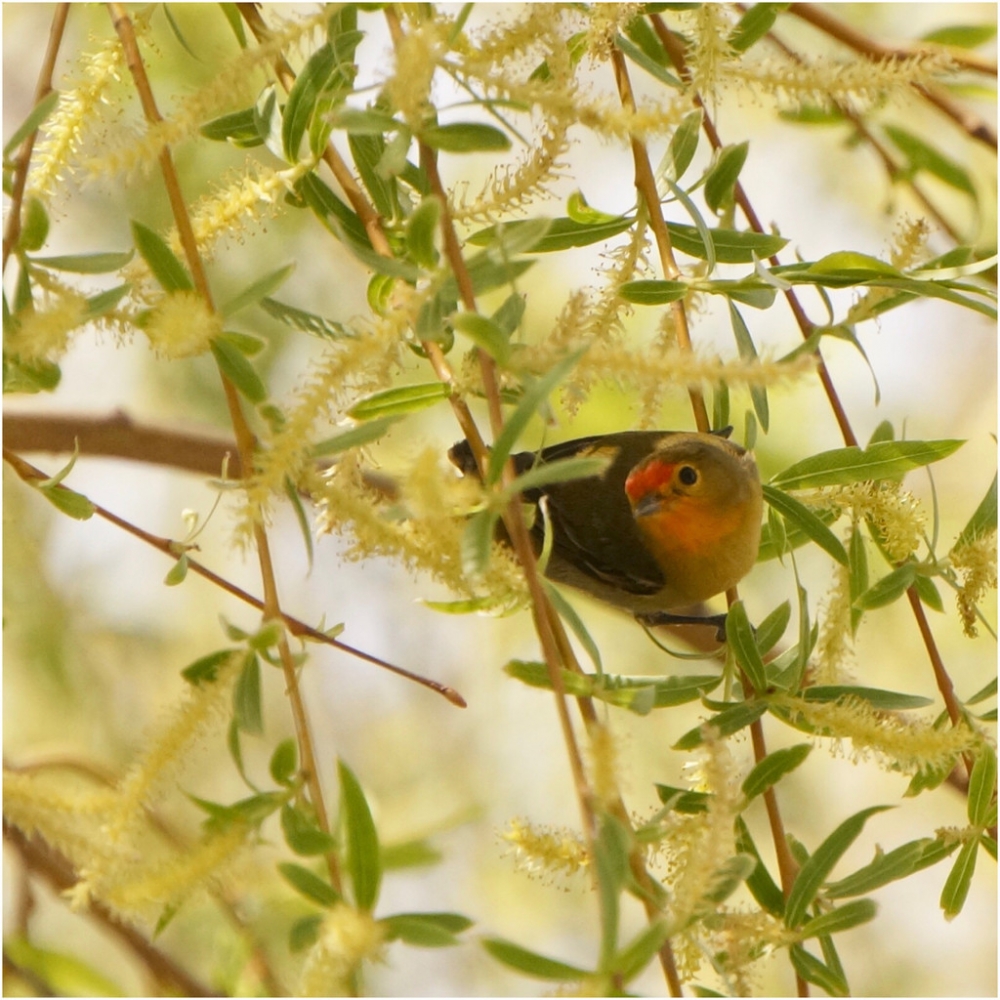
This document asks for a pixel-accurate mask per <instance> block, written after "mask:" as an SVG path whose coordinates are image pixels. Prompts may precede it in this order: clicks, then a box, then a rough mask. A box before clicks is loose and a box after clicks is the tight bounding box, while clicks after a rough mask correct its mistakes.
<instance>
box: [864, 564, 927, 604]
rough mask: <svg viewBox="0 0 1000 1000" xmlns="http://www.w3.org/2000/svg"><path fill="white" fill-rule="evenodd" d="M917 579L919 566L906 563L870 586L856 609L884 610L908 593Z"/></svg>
mask: <svg viewBox="0 0 1000 1000" xmlns="http://www.w3.org/2000/svg"><path fill="white" fill-rule="evenodd" d="M916 578H917V564H916V563H914V562H905V563H903V565H902V566H897V567H896V569H894V570H893V571H892V572H891V573H887V574H886V575H885V576H883V577H882V579H881V580H879V581H878V582H877V583H875V584H873V585H872V586H870V587H869V588H868V589H867V590H866V591H865V592H864V593H863V594H862V595H861V596H860V597H859V598H858V599H857V600H856V601H855V602H854V605H853V606H854V607H856V608H861V609H862V610H864V611H871V610H872V609H874V608H884V607H885V606H886V605H888V604H892V603H893V602H894V601H898V600H899V598H901V597H902V596H903V594H905V593H906V591H907V590H909V588H910V587H911V586H912V585H913V581H914V580H915V579H916Z"/></svg>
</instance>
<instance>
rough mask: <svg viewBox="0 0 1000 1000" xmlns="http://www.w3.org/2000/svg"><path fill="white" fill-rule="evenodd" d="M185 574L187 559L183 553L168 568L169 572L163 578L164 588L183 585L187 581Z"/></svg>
mask: <svg viewBox="0 0 1000 1000" xmlns="http://www.w3.org/2000/svg"><path fill="white" fill-rule="evenodd" d="M187 572H188V557H187V553H186V552H183V553H181V557H180V559H178V560H177V562H175V563H174V564H173V566H171V567H170V571H169V572H168V573H167V575H166V576H165V577H164V578H163V583H164V586H167V587H176V586H177V585H178V584H180V583H183V582H184V581H185V580H186V579H187Z"/></svg>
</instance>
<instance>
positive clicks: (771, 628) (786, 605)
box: [754, 601, 792, 656]
mask: <svg viewBox="0 0 1000 1000" xmlns="http://www.w3.org/2000/svg"><path fill="white" fill-rule="evenodd" d="M791 617H792V605H791V603H790V602H789V601H782V602H781V603H780V604H779V605H778V606H777V607H776V608H775V609H774V610H773V611H772V612H771V613H770V614H769V615H767V616H766V617H765V618H764V620H763V621H762V622H761V623H760V624H759V625H758V626H757V634H756V636H754V640H755V641H756V643H757V649H758V650H759V651H760V655H761V656H764V654H766V653H767V652H768V651H769V650H771V649H773V648H774V646H775V645H776V644H777V643H778V641H779V640H780V639H781V637H782V636H783V635H784V634H785V629H786V628H788V622H789V621H790V619H791Z"/></svg>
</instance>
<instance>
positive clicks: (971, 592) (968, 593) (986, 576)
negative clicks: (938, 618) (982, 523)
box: [951, 528, 997, 639]
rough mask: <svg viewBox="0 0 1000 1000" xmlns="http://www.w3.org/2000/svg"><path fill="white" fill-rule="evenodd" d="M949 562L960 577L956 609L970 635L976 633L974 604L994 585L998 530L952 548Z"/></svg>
mask: <svg viewBox="0 0 1000 1000" xmlns="http://www.w3.org/2000/svg"><path fill="white" fill-rule="evenodd" d="M951 565H952V567H953V568H954V569H956V570H957V571H958V573H959V576H960V578H961V581H962V583H961V586H960V587H959V589H958V594H957V595H956V596H957V599H958V612H959V614H960V615H961V616H962V627H963V628H964V629H965V634H966V635H967V636H969V638H970V639H971V638H975V636H976V634H977V631H978V630H977V628H976V622H977V619H978V615H977V614H976V610H977V605H978V604H979V602H980V601H981V600H982V599H983V597H985V596H986V592H987V591H988V590H996V588H997V532H996V529H995V528H994V529H993V530H992V531H987V532H985V533H984V534H982V535H980V536H979V537H978V538H976V539H974V540H973V541H971V542H969V543H968V544H966V545H962V546H958V547H956V548H954V549H952V551H951Z"/></svg>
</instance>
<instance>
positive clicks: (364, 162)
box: [347, 134, 398, 219]
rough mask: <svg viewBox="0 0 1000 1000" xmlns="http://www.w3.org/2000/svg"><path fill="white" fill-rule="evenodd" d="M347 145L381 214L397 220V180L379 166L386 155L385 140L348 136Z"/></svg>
mask: <svg viewBox="0 0 1000 1000" xmlns="http://www.w3.org/2000/svg"><path fill="white" fill-rule="evenodd" d="M347 144H348V145H349V146H350V148H351V155H352V156H353V157H354V165H355V166H356V167H357V168H358V173H359V174H360V175H361V180H362V181H363V182H364V185H365V188H366V190H367V191H368V193H369V194H370V195H371V197H372V201H373V202H374V203H375V207H376V208H377V209H378V211H379V214H380V215H383V216H385V218H387V219H395V218H396V215H397V213H398V197H397V186H396V179H395V177H393V176H391V175H386V174H384V173H383V172H382V171H381V170H380V169H379V165H380V164H381V162H382V157H383V155H384V154H385V139H383V138H382V136H381V135H359V134H348V136H347Z"/></svg>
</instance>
